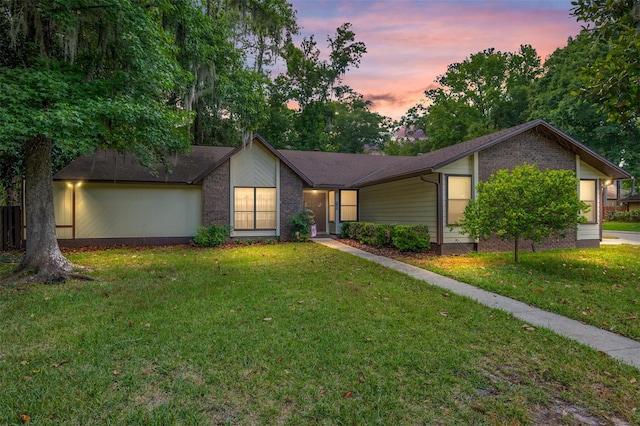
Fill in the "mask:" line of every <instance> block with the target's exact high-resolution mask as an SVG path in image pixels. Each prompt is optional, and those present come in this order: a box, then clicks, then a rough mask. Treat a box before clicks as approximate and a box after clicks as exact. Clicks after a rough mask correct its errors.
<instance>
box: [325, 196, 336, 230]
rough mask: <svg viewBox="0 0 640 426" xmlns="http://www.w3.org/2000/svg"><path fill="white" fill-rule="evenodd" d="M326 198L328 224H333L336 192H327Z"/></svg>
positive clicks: (334, 220)
mask: <svg viewBox="0 0 640 426" xmlns="http://www.w3.org/2000/svg"><path fill="white" fill-rule="evenodd" d="M327 198H328V200H327V205H328V206H329V223H335V222H336V191H329V193H328V195H327ZM332 198H333V200H332Z"/></svg>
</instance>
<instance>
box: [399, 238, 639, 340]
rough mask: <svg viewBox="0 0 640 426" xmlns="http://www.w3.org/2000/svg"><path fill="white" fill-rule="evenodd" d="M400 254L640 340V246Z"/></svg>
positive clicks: (502, 292) (424, 265)
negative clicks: (517, 253) (517, 252)
mask: <svg viewBox="0 0 640 426" xmlns="http://www.w3.org/2000/svg"><path fill="white" fill-rule="evenodd" d="M400 259H401V260H404V261H405V262H407V263H411V264H414V265H416V266H419V267H421V268H424V269H428V270H431V271H433V272H437V273H439V274H442V275H446V276H448V277H451V278H455V279H457V280H459V281H463V282H466V283H469V284H473V285H475V286H477V287H480V288H483V289H485V290H489V291H492V292H495V293H499V294H502V295H504V296H508V297H511V298H513V299H517V300H520V301H522V302H525V303H528V304H530V305H533V306H537V307H539V308H542V309H545V310H548V311H552V312H556V313H559V314H561V315H564V316H567V317H570V318H573V319H576V320H579V321H582V322H585V323H588V324H591V325H595V326H596V327H600V328H603V329H606V330H609V331H613V332H616V333H619V334H622V335H625V336H627V337H631V338H632V339H635V340H640V246H632V245H616V246H606V245H605V246H602V247H601V248H599V249H587V250H559V251H542V252H537V253H522V254H521V261H520V263H519V264H516V263H514V262H513V254H512V253H473V254H469V255H466V256H441V257H434V256H431V257H425V258H421V259H415V258H410V257H403V258H402V257H401V258H400Z"/></svg>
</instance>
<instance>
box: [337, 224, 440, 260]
mask: <svg viewBox="0 0 640 426" xmlns="http://www.w3.org/2000/svg"><path fill="white" fill-rule="evenodd" d="M340 237H341V238H350V239H352V240H356V241H358V242H360V243H361V244H366V245H368V246H372V247H378V248H380V247H394V248H397V249H398V250H401V251H413V252H417V253H419V252H424V251H428V250H429V249H430V248H431V236H430V234H429V228H428V227H427V226H426V225H386V224H377V223H370V222H346V223H343V224H342V230H341V232H340Z"/></svg>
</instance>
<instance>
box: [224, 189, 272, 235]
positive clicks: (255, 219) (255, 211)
mask: <svg viewBox="0 0 640 426" xmlns="http://www.w3.org/2000/svg"><path fill="white" fill-rule="evenodd" d="M237 189H253V210H238V209H237V208H236V190H237ZM259 189H272V190H274V193H273V194H274V197H276V198H275V199H274V200H273V204H274V208H275V210H258V203H257V197H258V190H259ZM277 196H278V193H277V189H276V188H275V187H272V186H234V187H233V224H234V226H233V228H234V230H237V231H275V230H276V228H277V226H278V200H277ZM238 212H241V213H249V212H252V213H253V228H238V227H237V223H236V215H237V214H238ZM258 213H273V224H274V226H273V228H258V226H257V225H258V217H257V216H258Z"/></svg>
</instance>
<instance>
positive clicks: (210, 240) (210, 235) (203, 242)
mask: <svg viewBox="0 0 640 426" xmlns="http://www.w3.org/2000/svg"><path fill="white" fill-rule="evenodd" d="M230 236H231V226H229V225H210V226H201V227H200V228H198V232H197V233H196V235H195V237H193V242H194V243H195V244H197V245H199V246H201V247H217V246H219V245H221V244H224V243H225V242H226V241H227V240H228V239H229V237H230Z"/></svg>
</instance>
